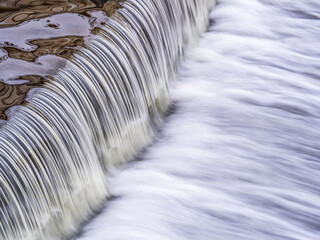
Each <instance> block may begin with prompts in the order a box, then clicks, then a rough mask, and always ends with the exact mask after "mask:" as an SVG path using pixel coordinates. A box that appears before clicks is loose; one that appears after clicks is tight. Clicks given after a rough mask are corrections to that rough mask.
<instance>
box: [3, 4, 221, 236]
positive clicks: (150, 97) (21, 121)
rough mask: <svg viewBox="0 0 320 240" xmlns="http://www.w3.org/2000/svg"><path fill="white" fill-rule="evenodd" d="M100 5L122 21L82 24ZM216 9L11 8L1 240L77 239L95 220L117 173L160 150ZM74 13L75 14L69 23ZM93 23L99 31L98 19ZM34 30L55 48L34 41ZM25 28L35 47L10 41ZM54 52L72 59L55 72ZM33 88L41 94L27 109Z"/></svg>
mask: <svg viewBox="0 0 320 240" xmlns="http://www.w3.org/2000/svg"><path fill="white" fill-rule="evenodd" d="M53 2H54V1H53ZM93 2H97V3H99V2H100V3H101V4H98V5H99V6H100V5H101V6H103V9H104V10H106V11H111V12H112V13H113V12H115V13H114V14H112V16H111V15H110V16H106V15H103V13H100V15H101V14H102V15H103V17H102V18H103V23H99V24H98V26H99V28H95V29H92V28H93V27H94V26H95V24H91V25H90V24H89V22H88V18H85V17H83V16H82V15H78V13H80V12H81V13H82V12H84V13H86V14H87V15H88V11H86V9H87V10H88V9H91V10H92V11H93V9H96V7H97V6H98V5H97V6H96V5H95V4H93ZM214 2H215V1H214V0H181V1H171V0H139V1H137V0H126V1H120V0H114V1H111V0H110V1H89V0H62V1H56V3H57V4H58V3H61V4H62V6H60V5H59V6H54V5H52V4H51V5H50V3H52V2H51V1H48V4H43V5H41V4H42V3H45V1H41V2H37V1H29V0H21V1H8V2H7V3H8V4H5V3H3V4H1V5H0V7H1V8H0V10H1V12H0V13H1V14H0V17H1V21H2V22H1V26H3V25H5V26H6V25H9V26H11V25H12V28H9V29H6V28H5V29H1V36H0V46H1V47H3V49H1V56H0V57H1V59H0V61H1V66H0V68H2V69H3V71H2V74H4V75H6V74H5V73H7V74H11V75H12V76H11V78H10V77H9V79H7V80H6V79H5V78H6V77H7V78H8V76H5V77H4V76H1V79H0V93H1V95H0V110H1V111H0V118H1V123H0V239H1V240H62V239H66V238H68V237H70V236H71V235H72V234H73V233H74V232H75V231H76V230H77V229H78V227H79V225H81V224H82V223H83V222H84V221H86V220H87V219H88V218H90V217H91V216H92V215H93V212H94V211H95V210H96V209H98V208H99V206H101V204H102V203H103V202H104V201H105V200H106V199H107V198H108V196H109V190H108V189H109V188H108V182H107V179H106V174H108V172H110V171H111V170H112V169H113V168H115V167H118V166H120V165H121V164H123V163H125V162H126V161H128V160H130V159H132V158H133V157H134V156H135V155H136V154H137V153H138V152H139V151H140V150H142V149H143V148H145V147H146V146H147V145H148V144H150V143H151V140H152V139H153V137H154V134H155V131H156V129H157V128H158V127H159V126H160V124H161V122H162V119H163V116H164V115H165V112H166V110H167V109H168V106H169V104H170V102H171V99H170V93H169V87H170V86H171V82H172V80H173V79H174V77H175V75H176V72H177V69H178V67H179V63H180V61H181V59H182V57H183V55H184V48H185V46H188V45H189V46H191V45H193V44H195V43H196V41H197V39H198V36H199V34H200V33H201V32H203V31H205V30H206V28H207V26H208V14H209V10H210V9H211V8H212V7H213V5H214ZM104 3H105V4H104ZM37 4H40V5H39V7H38V9H37V8H36V10H35V9H34V6H37ZM64 4H65V5H64ZM86 4H89V5H86ZM108 4H109V5H108ZM20 5H21V6H20ZM19 6H20V7H21V9H20V7H19ZM64 6H65V7H66V8H69V9H70V11H71V12H72V13H70V14H67V15H65V14H63V10H64ZM3 7H4V8H5V10H3ZM28 7H29V8H28ZM6 9H9V12H6ZM12 9H13V10H15V9H17V11H13V10H12ZM11 10H12V11H13V12H12V11H11ZM2 11H4V12H2ZM55 12H58V13H60V12H61V14H60V15H59V14H55ZM90 14H91V15H90ZM90 14H89V15H90V16H91V18H89V21H90V23H92V22H91V20H94V19H95V20H97V19H96V18H95V17H92V16H95V15H97V14H98V13H92V12H91V13H90ZM51 15H53V16H52V17H50V16H51ZM34 18H35V19H34ZM46 18H48V19H46ZM21 19H27V21H26V22H21V23H20V22H19V21H20V20H21ZM63 19H64V20H66V19H69V20H70V21H71V22H70V24H69V29H71V30H72V31H71V32H72V33H70V34H72V36H65V33H66V31H65V30H66V28H65V27H61V29H60V28H59V23H60V22H62V23H63V22H64V21H63ZM12 20H14V21H12ZM95 20H94V21H95ZM94 21H93V22H94ZM16 24H18V25H16ZM30 24H31V26H30ZM82 24H83V25H88V26H85V27H84V28H82V26H81V25H82ZM34 25H35V26H39V29H37V28H32V26H34ZM64 26H65V25H64ZM25 28H26V29H25ZM28 29H29V30H35V32H37V31H39V32H40V33H42V34H43V36H45V39H37V40H34V39H33V40H30V38H31V36H32V33H30V32H29V30H28ZM67 29H68V28H67ZM15 30H16V31H17V30H20V31H22V32H24V35H23V37H26V39H27V40H28V41H27V42H24V41H23V40H22V39H23V38H22V39H19V38H16V37H15V38H14V39H12V40H10V41H11V43H8V42H7V41H4V39H6V38H10V37H9V36H15V34H14V32H15ZM73 30H74V32H73ZM90 30H91V32H92V34H91V36H90V39H89V40H87V41H85V40H84V39H83V36H85V35H87V33H88V32H89V31H90ZM53 31H54V32H53ZM67 32H68V31H67ZM29 33H30V34H29ZM8 34H9V35H8ZM10 34H11V35H10ZM73 35H75V36H73ZM76 35H77V36H76ZM52 36H54V38H53V39H52V38H51V39H48V37H52ZM16 42H19V43H21V42H22V44H23V47H21V46H19V45H18V44H15V43H16ZM79 42H80V43H81V44H80V46H82V47H81V48H80V46H79V44H78V43H79ZM84 42H85V43H86V44H84ZM59 44H60V45H59ZM53 54H55V55H59V56H58V60H59V62H60V60H61V58H62V57H65V59H64V60H63V61H62V62H63V63H60V64H57V65H58V66H59V70H58V71H57V72H55V73H54V74H52V72H54V71H53V70H54V69H55V67H56V62H55V60H57V58H56V56H54V57H53V56H51V55H53ZM44 55H46V56H45V57H46V58H47V61H43V56H44ZM48 55H49V56H48ZM61 56H62V57H61ZM67 56H68V57H67ZM50 59H51V60H50ZM52 60H53V61H52ZM27 62H29V63H27ZM13 63H16V64H13ZM12 65H14V66H15V68H16V70H14V71H12V69H10V68H8V66H12ZM48 65H49V66H50V67H49V66H48ZM21 69H22V70H21ZM44 70H50V71H49V72H50V74H51V75H50V76H47V75H46V74H47V73H45V72H44ZM30 71H31V72H32V74H31V75H26V74H25V73H26V72H30ZM17 72H21V74H22V75H24V76H20V77H17ZM21 81H22V82H21ZM33 87H36V88H37V91H36V93H34V94H32V96H31V97H30V96H29V98H28V99H25V97H28V94H29V90H30V89H32V88H33ZM16 107H17V108H18V109H16V110H12V108H16ZM11 110H12V111H11ZM8 111H9V113H10V114H8Z"/></svg>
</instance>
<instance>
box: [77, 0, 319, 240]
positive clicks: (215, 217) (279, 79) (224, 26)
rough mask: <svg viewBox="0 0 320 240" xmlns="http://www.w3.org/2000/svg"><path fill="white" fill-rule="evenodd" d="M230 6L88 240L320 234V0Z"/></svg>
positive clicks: (223, 6) (226, 2) (215, 16)
mask: <svg viewBox="0 0 320 240" xmlns="http://www.w3.org/2000/svg"><path fill="white" fill-rule="evenodd" d="M218 3H219V4H218V5H217V6H216V7H215V8H214V9H213V10H212V12H211V14H210V18H211V26H210V27H209V30H208V32H206V33H205V34H203V35H202V37H201V40H200V43H199V46H198V47H197V48H195V49H192V50H189V51H188V53H187V54H186V61H185V63H184V65H183V67H182V68H181V69H180V75H179V76H180V77H179V79H178V80H177V81H176V83H175V87H174V88H173V91H172V98H173V106H172V109H171V110H172V114H171V115H170V116H169V117H168V118H167V121H166V123H165V124H164V125H162V130H161V132H160V134H159V135H158V137H157V139H156V141H155V143H154V144H153V145H152V146H151V147H150V148H148V149H147V150H146V151H145V152H144V153H143V154H142V155H141V156H140V158H139V160H141V161H135V162H133V163H130V164H128V165H126V166H125V167H123V168H122V169H120V170H118V171H113V172H111V173H110V174H109V177H108V179H109V182H110V185H109V188H110V194H111V195H112V196H113V197H114V198H113V200H111V201H109V202H108V203H107V204H106V207H105V209H104V210H103V212H102V213H101V214H100V215H99V216H97V217H96V218H95V219H94V220H93V221H92V222H91V223H90V224H89V225H87V226H86V227H85V228H84V231H83V233H82V235H80V236H79V237H78V238H77V239H78V240H107V239H110V240H115V239H116V240H122V239H123V240H128V239H135V240H137V239H139V240H143V239H145V240H165V239H168V240H172V239H174V240H180V239H181V240H182V239H192V240H194V239H199V240H240V239H244V240H248V239H252V240H262V239H268V240H278V239H279V240H284V239H286V240H289V239H290V240H298V239H299V240H302V239H304V240H307V239H308V240H317V239H320V177H319V173H320V160H319V157H320V143H318V141H319V138H320V131H319V127H320V111H319V106H320V82H319V78H320V41H319V32H320V21H319V17H320V10H319V9H320V2H319V1H317V0H304V1H292V0H290V1H289V0H281V1H279V0H245V1H239V0H220V1H219V2H218Z"/></svg>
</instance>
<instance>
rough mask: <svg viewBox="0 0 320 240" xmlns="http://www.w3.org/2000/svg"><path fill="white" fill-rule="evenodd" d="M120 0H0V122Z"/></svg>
mask: <svg viewBox="0 0 320 240" xmlns="http://www.w3.org/2000/svg"><path fill="white" fill-rule="evenodd" d="M121 1H122V0H112V1H106V0H53V1H47V0H39V1H33V0H9V1H2V2H0V123H1V120H7V118H8V116H7V115H8V110H9V108H10V107H13V106H19V105H22V104H25V103H27V101H26V97H27V96H28V92H29V91H30V89H33V88H38V87H41V86H42V85H43V84H44V83H45V82H47V81H44V79H45V78H48V76H50V75H51V74H53V73H54V71H55V70H56V69H58V68H59V67H61V66H63V64H64V62H65V61H66V59H68V58H70V57H71V56H72V54H73V53H74V52H76V51H77V50H78V49H79V48H80V47H83V46H85V43H86V41H87V40H88V39H89V36H90V34H92V32H94V30H95V29H96V28H97V27H99V26H100V25H101V24H103V23H104V22H105V21H107V19H108V16H111V15H112V14H113V13H114V12H115V10H116V9H118V8H119V7H121V5H120V2H121ZM44 56H45V57H44ZM21 80H24V81H23V82H22V83H21ZM9 115H10V114H9ZM9 117H10V116H9ZM2 122H3V121H2Z"/></svg>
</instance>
